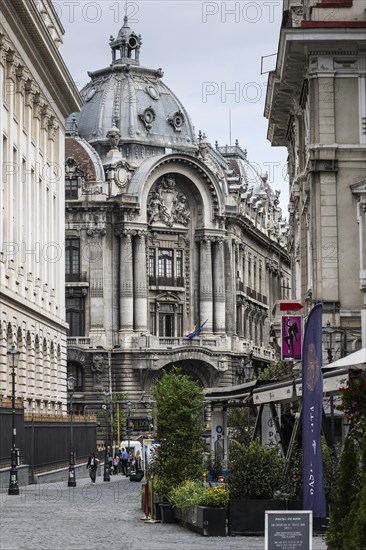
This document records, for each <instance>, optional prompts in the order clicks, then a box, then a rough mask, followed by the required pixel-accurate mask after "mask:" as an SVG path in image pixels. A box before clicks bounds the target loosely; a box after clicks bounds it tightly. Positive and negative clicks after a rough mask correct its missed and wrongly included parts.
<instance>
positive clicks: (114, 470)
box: [113, 454, 119, 476]
mask: <svg viewBox="0 0 366 550" xmlns="http://www.w3.org/2000/svg"><path fill="white" fill-rule="evenodd" d="M118 463H119V456H118V455H117V454H115V455H114V458H113V475H114V476H115V475H117V474H118Z"/></svg>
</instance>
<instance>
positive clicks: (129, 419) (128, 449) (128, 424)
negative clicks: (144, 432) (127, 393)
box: [127, 401, 131, 474]
mask: <svg viewBox="0 0 366 550" xmlns="http://www.w3.org/2000/svg"><path fill="white" fill-rule="evenodd" d="M127 412H128V415H127V454H128V458H127V474H130V473H131V464H130V431H131V428H130V424H131V401H127Z"/></svg>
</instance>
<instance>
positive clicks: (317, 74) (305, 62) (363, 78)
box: [265, 0, 366, 359]
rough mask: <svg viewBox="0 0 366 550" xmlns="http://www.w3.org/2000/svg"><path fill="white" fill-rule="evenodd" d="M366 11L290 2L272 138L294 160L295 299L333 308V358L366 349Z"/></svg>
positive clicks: (342, 1) (270, 100)
mask: <svg viewBox="0 0 366 550" xmlns="http://www.w3.org/2000/svg"><path fill="white" fill-rule="evenodd" d="M365 8H366V2H365V1H363V0H361V1H359V0H332V2H330V1H328V0H322V1H319V0H317V1H315V0H305V1H304V2H302V5H301V6H300V5H299V2H296V1H294V0H286V1H285V2H284V17H283V23H282V27H281V31H280V41H279V49H278V57H277V67H276V70H275V71H273V72H272V73H270V75H269V82H268V84H269V85H268V93H267V99H266V110H265V116H266V117H267V118H268V120H269V129H268V138H269V140H270V141H271V143H272V145H274V146H285V147H287V148H288V153H289V164H288V169H289V181H290V205H289V212H290V220H289V221H290V226H291V230H290V238H289V252H290V254H291V259H292V266H293V281H292V287H293V288H294V298H296V299H298V300H299V301H301V302H303V303H306V305H307V308H310V306H311V305H312V304H313V303H315V302H318V301H322V302H323V304H324V310H323V311H324V324H325V323H326V322H330V324H331V327H332V328H333V329H334V335H333V345H334V350H333V351H334V353H333V359H337V358H339V357H340V356H342V355H345V354H347V353H350V352H351V351H354V350H355V349H358V347H360V345H361V340H362V345H363V346H366V332H365V331H366V317H365V315H366V310H365V307H366V285H365V239H366V233H365V176H366V72H365V70H366V52H365V32H366V22H365ZM361 319H362V322H361ZM361 326H362V331H363V335H362V338H361ZM335 341H336V342H337V343H336V344H335Z"/></svg>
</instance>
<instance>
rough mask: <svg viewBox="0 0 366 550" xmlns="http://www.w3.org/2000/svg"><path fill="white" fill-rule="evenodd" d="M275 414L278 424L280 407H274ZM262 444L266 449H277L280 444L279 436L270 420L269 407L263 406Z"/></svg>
mask: <svg viewBox="0 0 366 550" xmlns="http://www.w3.org/2000/svg"><path fill="white" fill-rule="evenodd" d="M275 408H276V414H277V417H278V421H279V423H281V405H275ZM261 433H262V444H263V445H266V446H267V447H278V446H279V443H280V434H279V433H278V431H277V430H276V425H275V423H274V420H273V418H272V414H271V409H270V407H269V405H264V407H263V412H262V430H261Z"/></svg>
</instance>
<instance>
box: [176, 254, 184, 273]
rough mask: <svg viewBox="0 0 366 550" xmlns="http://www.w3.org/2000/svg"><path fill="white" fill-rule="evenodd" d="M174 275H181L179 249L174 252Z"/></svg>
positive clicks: (181, 258)
mask: <svg viewBox="0 0 366 550" xmlns="http://www.w3.org/2000/svg"><path fill="white" fill-rule="evenodd" d="M175 276H176V277H177V278H178V277H183V252H182V251H181V250H177V251H176V252H175Z"/></svg>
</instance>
